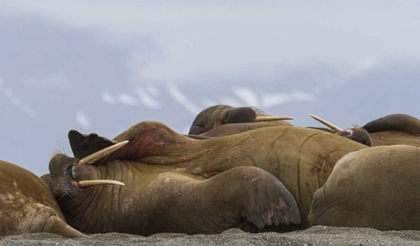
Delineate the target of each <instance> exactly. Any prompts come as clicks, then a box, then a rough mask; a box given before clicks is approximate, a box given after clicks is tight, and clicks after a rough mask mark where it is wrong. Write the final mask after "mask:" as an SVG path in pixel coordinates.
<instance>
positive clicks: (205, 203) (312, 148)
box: [49, 122, 366, 235]
mask: <svg viewBox="0 0 420 246" xmlns="http://www.w3.org/2000/svg"><path fill="white" fill-rule="evenodd" d="M69 139H70V144H71V146H72V150H73V153H74V155H75V158H72V157H68V156H65V155H62V154H57V155H56V156H54V157H53V158H52V160H51V162H50V165H49V168H50V182H49V184H50V188H51V190H52V191H53V193H54V196H55V197H56V198H57V199H59V204H60V207H61V208H62V210H63V213H64V214H65V216H66V219H67V221H68V223H69V224H70V225H72V226H74V227H75V228H77V229H79V230H81V231H83V232H91V233H94V232H109V231H116V232H126V233H135V234H141V235H150V234H153V233H158V232H183V233H189V234H195V233H220V232H222V231H224V230H226V229H229V228H234V227H239V228H242V229H245V230H248V229H249V230H251V229H252V228H251V227H258V228H260V229H263V230H265V229H267V227H266V226H268V225H277V224H280V227H278V228H276V229H275V230H277V231H284V230H289V228H295V229H296V227H293V226H291V224H292V223H295V224H296V223H299V222H300V221H301V224H299V227H298V228H307V227H308V226H309V223H308V220H307V215H308V213H309V210H310V205H311V202H312V198H313V193H314V192H315V191H316V190H317V189H318V188H319V187H321V186H322V185H323V184H324V183H325V181H326V180H327V178H328V177H329V175H330V173H331V171H332V169H333V167H334V165H335V163H336V162H337V161H338V159H340V158H341V157H342V156H343V155H345V154H347V153H349V152H351V151H355V150H359V149H362V148H365V147H366V146H363V145H361V144H359V143H356V142H354V141H350V140H348V139H345V138H342V137H340V136H336V135H333V134H330V133H325V132H323V131H319V130H313V129H307V128H298V127H287V126H278V127H265V128H261V129H257V130H252V131H247V132H243V133H239V134H235V135H230V136H225V137H220V138H212V139H209V140H206V141H200V140H195V139H191V138H188V137H186V136H183V135H181V134H178V133H176V132H174V131H173V130H171V129H170V128H168V127H167V126H166V125H164V124H162V123H159V122H141V123H139V124H136V125H134V126H133V127H131V128H130V129H128V130H127V131H125V132H123V133H121V134H120V135H119V136H117V137H116V138H114V140H113V141H109V140H106V139H104V138H101V137H99V136H98V135H96V134H90V135H87V136H86V135H82V134H80V133H78V132H76V131H70V133H69ZM124 140H129V143H128V144H127V145H125V146H124V147H122V148H121V149H120V150H118V151H116V152H115V153H113V154H110V155H109V156H107V157H104V158H102V157H101V158H102V159H101V160H95V161H91V162H90V163H91V165H85V164H86V162H85V161H84V162H83V163H85V164H82V163H81V162H80V159H82V158H83V159H86V158H89V157H86V155H90V154H91V153H93V152H95V151H98V150H100V149H104V148H106V147H108V146H111V145H113V144H114V143H115V142H122V141H124ZM99 178H101V179H102V178H107V179H114V180H119V181H121V182H124V183H125V186H107V187H88V188H84V189H81V188H80V187H78V186H77V182H80V181H82V180H89V179H99ZM283 185H284V187H285V188H286V189H287V191H286V190H285V189H284V188H283ZM296 205H297V206H296ZM287 224H290V225H287ZM254 229H255V228H254Z"/></svg>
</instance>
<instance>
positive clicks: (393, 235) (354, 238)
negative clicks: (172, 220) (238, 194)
mask: <svg viewBox="0 0 420 246" xmlns="http://www.w3.org/2000/svg"><path fill="white" fill-rule="evenodd" d="M0 245H168V246H169V245H186V246H195V245H259V246H264V245H420V231H378V230H375V229H370V228H344V227H326V226H314V227H312V228H309V229H307V230H303V231H294V232H288V233H273V232H270V233H258V234H251V233H245V232H242V231H241V230H239V229H231V230H228V231H225V232H224V233H222V234H218V235H186V234H178V233H159V234H155V235H152V236H149V237H142V236H137V235H130V234H122V233H106V234H93V235H90V236H88V237H86V238H78V239H67V238H63V237H61V236H58V235H54V234H50V233H33V234H23V235H16V236H6V237H0Z"/></svg>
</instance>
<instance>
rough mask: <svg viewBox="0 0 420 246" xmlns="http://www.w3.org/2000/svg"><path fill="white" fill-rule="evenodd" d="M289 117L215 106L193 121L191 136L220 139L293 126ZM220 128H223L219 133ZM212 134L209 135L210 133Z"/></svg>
mask: <svg viewBox="0 0 420 246" xmlns="http://www.w3.org/2000/svg"><path fill="white" fill-rule="evenodd" d="M291 119H293V118H292V117H289V116H271V115H268V114H266V113H264V112H263V111H262V110H260V109H258V108H256V107H232V106H229V105H214V106H211V107H208V108H205V109H204V110H202V111H201V112H200V113H199V114H198V115H197V116H196V117H195V119H194V120H193V123H192V125H191V127H190V130H189V132H188V134H189V135H204V136H210V137H219V136H226V135H231V134H235V133H238V132H243V131H248V130H252V129H256V128H261V127H265V126H273V125H276V126H278V125H282V126H291V125H292V124H290V123H289V122H287V121H285V120H291ZM218 127H223V129H220V130H221V131H222V132H219V129H217V128H218ZM216 129H217V130H216ZM211 130H213V131H212V133H207V132H209V131H211Z"/></svg>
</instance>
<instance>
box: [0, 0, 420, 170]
mask: <svg viewBox="0 0 420 246" xmlns="http://www.w3.org/2000/svg"><path fill="white" fill-rule="evenodd" d="M40 2H41V1H32V0H27V1H24V0H20V1H18V0H16V1H10V0H8V1H4V0H0V54H1V55H0V95H1V97H0V112H2V127H1V128H0V135H1V136H2V138H3V139H2V141H1V142H0V159H2V160H6V161H10V162H13V163H16V164H19V165H22V166H24V167H27V168H29V169H30V170H32V171H34V172H35V173H36V174H38V175H42V174H44V173H45V172H47V163H48V161H49V159H50V158H51V155H52V153H53V152H54V151H56V150H59V151H63V152H66V153H67V154H71V153H70V150H69V146H68V142H67V136H66V135H67V132H68V131H69V130H70V129H76V130H79V131H81V132H82V133H90V132H96V133H98V134H100V135H103V136H106V137H108V138H112V137H113V136H115V135H117V134H118V133H119V132H121V131H122V130H125V129H126V128H127V127H129V126H131V125H132V124H135V123H137V122H139V121H142V120H157V121H162V122H163V123H165V124H167V125H168V126H170V127H172V128H173V129H175V130H177V131H179V132H181V133H186V131H188V128H189V126H190V124H191V122H192V120H193V119H194V117H195V115H196V114H197V113H198V112H199V111H200V110H202V109H204V108H205V107H207V106H211V105H214V104H230V105H232V106H257V107H260V108H261V109H262V110H265V111H266V112H267V113H270V114H277V115H290V116H293V117H295V120H294V121H293V123H294V124H295V125H297V126H308V125H316V123H314V121H313V120H312V119H310V117H309V116H308V115H309V113H315V114H320V116H324V117H327V118H328V117H329V118H328V119H329V120H331V121H334V122H335V123H336V124H339V125H341V126H342V127H343V128H345V127H350V126H351V124H352V123H358V124H364V123H366V122H368V121H370V120H373V119H375V118H376V117H381V116H384V115H385V114H389V113H396V112H403V113H409V114H412V115H414V116H417V117H418V116H419V115H416V114H417V112H418V110H417V107H416V105H417V104H418V103H417V98H418V95H417V94H418V93H417V92H418V91H420V83H419V80H420V72H419V71H420V69H419V67H420V46H419V45H418V44H419V43H420V15H419V14H418V13H420V2H419V1H385V0H383V1H377V0H369V1H359V0H355V1H312V0H308V1H278V0H277V1H264V0H258V1H222V0H214V1H196V0H194V1H193V0H191V1H186V0H181V1H171V2H170V3H169V1H158V0H150V1H127V0H126V1H99V0H97V1H95V0H91V1H86V0H43V1H42V2H41V3H40ZM414 105H415V106H414Z"/></svg>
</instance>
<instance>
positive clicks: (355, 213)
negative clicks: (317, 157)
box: [309, 145, 420, 230]
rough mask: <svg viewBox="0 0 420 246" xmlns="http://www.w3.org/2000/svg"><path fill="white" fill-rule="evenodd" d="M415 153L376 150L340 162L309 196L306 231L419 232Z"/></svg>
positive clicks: (418, 157)
mask: <svg viewBox="0 0 420 246" xmlns="http://www.w3.org/2000/svg"><path fill="white" fill-rule="evenodd" d="M419 174H420V151H419V148H418V147H415V146H410V145H392V146H377V147H372V148H367V149H361V150H358V151H355V152H352V153H349V154H347V155H345V156H343V157H342V158H341V159H340V160H339V161H338V162H337V164H336V165H335V168H334V170H333V172H332V173H331V175H330V177H329V178H328V180H327V182H326V183H325V184H324V185H323V186H322V187H321V188H320V189H318V190H317V191H316V192H315V194H314V200H313V202H312V209H311V211H310V213H309V222H310V224H311V225H312V226H315V225H327V226H345V227H370V228H375V229H378V230H420V213H419V206H420V182H419Z"/></svg>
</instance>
